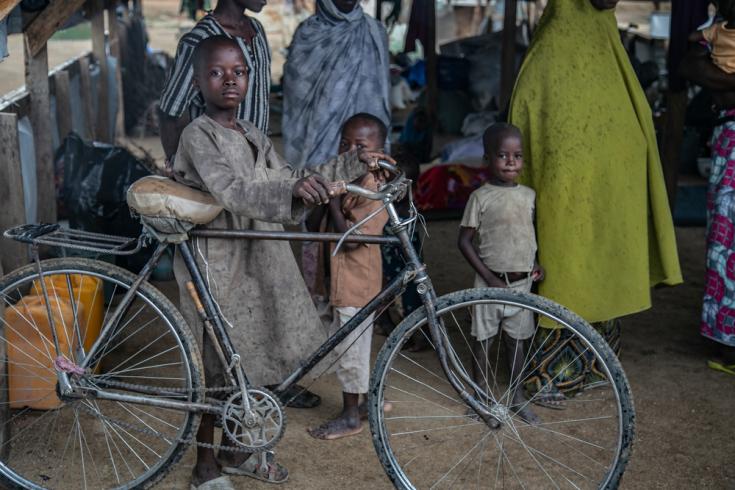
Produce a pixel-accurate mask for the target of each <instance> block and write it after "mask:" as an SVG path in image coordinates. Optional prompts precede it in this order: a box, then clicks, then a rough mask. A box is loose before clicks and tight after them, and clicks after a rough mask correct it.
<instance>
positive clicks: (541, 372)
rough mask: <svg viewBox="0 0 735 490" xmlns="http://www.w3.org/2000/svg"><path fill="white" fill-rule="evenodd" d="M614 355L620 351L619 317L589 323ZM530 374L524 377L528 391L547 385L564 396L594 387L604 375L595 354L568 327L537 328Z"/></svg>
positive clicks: (552, 390) (531, 392)
mask: <svg viewBox="0 0 735 490" xmlns="http://www.w3.org/2000/svg"><path fill="white" fill-rule="evenodd" d="M592 326H593V327H594V329H595V330H597V333H599V334H600V335H602V338H604V339H605V340H606V341H607V343H608V345H609V346H610V348H611V349H612V350H613V352H615V355H620V320H609V321H606V322H598V323H594V324H592ZM530 350H531V352H534V353H535V356H534V358H533V360H532V361H531V366H530V371H529V372H530V374H529V376H528V378H527V379H526V381H525V383H524V384H525V386H526V390H527V391H528V392H529V393H530V394H534V393H536V392H537V391H539V390H541V389H543V388H545V387H547V386H548V387H550V388H551V390H550V391H551V392H552V393H553V392H561V393H564V394H565V395H567V396H571V395H573V394H575V393H579V392H581V391H584V390H585V389H589V388H593V387H595V385H596V384H597V383H598V382H600V381H603V380H604V379H606V377H605V374H604V373H603V372H602V367H601V366H600V365H599V364H598V363H597V358H596V357H595V356H594V355H593V354H592V352H590V351H589V349H587V348H586V347H585V345H584V344H582V342H580V341H579V338H578V337H576V336H573V335H572V334H571V332H570V331H569V330H566V329H562V328H558V329H551V328H540V329H539V330H538V332H537V333H536V336H535V337H534V342H533V345H532V346H531V349H530Z"/></svg>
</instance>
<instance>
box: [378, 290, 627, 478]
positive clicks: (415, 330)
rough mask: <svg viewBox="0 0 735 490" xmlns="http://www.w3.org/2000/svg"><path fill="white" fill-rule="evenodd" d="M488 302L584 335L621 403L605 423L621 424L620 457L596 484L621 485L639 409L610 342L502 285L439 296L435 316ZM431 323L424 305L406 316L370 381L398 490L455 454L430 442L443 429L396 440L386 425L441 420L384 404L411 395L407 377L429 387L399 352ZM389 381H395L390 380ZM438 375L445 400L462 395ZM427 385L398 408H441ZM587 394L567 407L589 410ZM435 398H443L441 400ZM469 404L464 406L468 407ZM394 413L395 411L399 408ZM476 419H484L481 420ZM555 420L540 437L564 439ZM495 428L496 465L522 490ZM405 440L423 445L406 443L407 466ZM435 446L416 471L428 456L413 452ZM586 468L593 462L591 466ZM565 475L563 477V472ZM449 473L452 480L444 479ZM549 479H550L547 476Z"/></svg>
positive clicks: (383, 452) (551, 306)
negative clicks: (400, 449)
mask: <svg viewBox="0 0 735 490" xmlns="http://www.w3.org/2000/svg"><path fill="white" fill-rule="evenodd" d="M483 302H485V303H490V304H503V305H511V306H514V307H518V306H519V307H523V308H527V309H528V310H529V311H533V312H535V313H534V315H535V316H534V318H538V317H540V316H545V317H547V318H552V319H556V320H557V321H558V322H559V324H560V325H563V326H564V328H566V329H568V331H569V332H570V333H573V334H574V335H577V336H578V337H579V341H580V342H583V343H584V344H585V345H586V349H585V352H587V350H589V352H591V353H593V354H594V355H595V357H596V360H597V361H598V362H597V365H596V366H597V368H598V369H601V370H602V371H604V373H605V374H606V375H607V376H608V380H606V381H605V382H603V383H602V385H604V387H609V391H612V392H614V393H613V394H614V397H613V396H612V395H610V398H611V399H612V398H615V399H616V400H617V407H616V408H615V410H616V411H617V420H610V421H609V422H608V421H603V422H605V423H607V427H608V429H609V428H610V427H614V426H615V425H617V426H618V427H617V431H618V433H617V435H616V436H615V437H616V439H617V441H616V442H617V447H616V448H615V454H614V457H613V460H612V462H611V464H610V466H609V468H608V469H607V471H606V473H605V474H604V477H603V478H602V480H601V481H600V482H599V484H596V485H594V486H595V487H599V488H617V486H618V484H619V482H620V478H621V477H622V475H623V473H624V471H625V467H626V464H627V462H628V460H629V458H630V454H631V450H632V445H633V440H634V434H635V409H634V403H633V398H632V394H631V391H630V386H629V384H628V380H627V378H626V376H625V373H624V372H623V369H622V366H621V365H620V362H619V360H618V359H617V357H616V356H615V354H614V353H613V351H612V350H611V349H610V348H609V346H608V345H607V343H606V342H605V341H604V339H603V338H602V337H601V336H600V335H599V334H598V333H597V332H596V331H595V330H594V329H593V328H592V327H591V326H590V325H589V324H588V323H587V322H585V321H584V320H583V319H582V318H580V317H579V316H577V315H576V314H574V313H572V312H571V311H569V310H567V309H566V308H564V307H562V306H560V305H558V304H555V303H553V302H551V301H549V300H548V299H545V298H542V297H540V296H537V295H533V294H525V293H519V292H514V291H510V290H508V289H496V288H476V289H467V290H463V291H457V292H454V293H450V294H447V295H445V296H442V297H440V298H438V300H437V303H436V311H437V315H438V316H439V317H440V318H443V317H444V316H445V315H448V314H450V313H451V315H452V316H454V315H455V312H457V311H460V309H461V308H467V309H469V308H474V307H475V306H476V305H478V304H482V303H483ZM426 323H427V317H426V309H425V307H421V308H419V309H418V310H416V311H414V312H413V313H412V314H411V315H409V316H408V317H407V318H406V319H404V321H403V322H402V323H401V324H400V325H399V326H398V327H396V329H395V330H394V331H393V333H392V334H391V335H390V336H389V337H388V339H387V340H386V342H385V344H384V345H383V347H382V349H381V350H380V352H379V354H378V357H377V360H376V364H375V368H374V370H373V373H372V377H371V386H370V393H369V401H368V416H369V421H370V429H371V432H372V439H373V444H374V446H375V449H376V451H377V454H378V458H379V460H380V462H381V464H382V465H383V468H384V470H385V472H386V474H387V476H388V478H389V479H390V480H391V482H392V483H393V485H394V486H395V487H396V488H399V489H402V490H403V489H413V488H420V487H422V485H420V484H418V483H414V482H413V481H412V478H413V479H414V480H416V481H419V480H421V479H422V478H425V477H426V473H430V472H431V470H432V469H433V467H432V465H433V466H438V465H440V464H442V463H443V457H446V454H447V453H448V452H451V449H450V450H446V449H442V450H441V451H439V450H438V449H437V445H439V444H440V443H438V442H436V441H431V442H430V441H429V435H432V436H433V439H441V437H440V436H438V435H436V434H437V433H441V432H434V433H432V432H431V431H437V430H438V429H434V428H430V429H426V430H424V431H422V430H413V426H410V428H411V429H412V430H411V431H409V430H402V431H401V432H396V433H395V434H392V435H391V434H389V432H390V431H389V428H388V427H387V424H388V423H401V422H403V421H402V420H398V421H397V422H396V421H395V420H396V419H411V418H413V419H420V418H424V419H428V418H431V417H435V418H436V417H438V416H437V415H431V414H430V415H429V416H421V417H418V416H403V415H402V414H403V413H407V410H416V409H415V408H410V409H405V408H404V409H403V411H402V412H399V413H398V415H393V412H391V413H390V415H386V413H387V412H385V411H384V407H385V406H386V405H385V402H392V401H393V400H391V399H390V398H391V397H392V398H396V397H395V396H394V395H390V396H386V391H387V390H393V393H396V392H403V393H408V391H407V390H406V389H405V387H401V386H398V385H397V383H396V381H395V379H397V378H400V379H406V378H408V380H407V381H406V383H408V384H416V385H418V384H423V385H424V386H428V385H427V384H426V383H425V382H424V381H422V380H421V379H414V377H416V378H418V375H417V373H419V374H423V371H422V370H420V369H418V368H416V366H413V365H412V364H411V363H414V364H415V363H416V362H417V361H416V359H418V355H416V356H415V357H414V358H409V357H408V356H407V355H406V354H403V353H401V349H402V347H403V346H404V345H405V344H406V343H407V342H408V341H409V339H411V337H412V336H413V335H414V334H419V332H420V330H419V329H420V328H421V327H423V326H425V325H426ZM444 328H445V329H446V322H445V327H444ZM445 331H446V330H445ZM451 337H452V335H451V334H448V335H447V336H446V337H445V338H447V339H449V341H450V342H451V343H453V344H459V342H455V341H453V340H451ZM453 338H455V339H457V338H459V336H458V335H456V334H454V337H453ZM535 338H536V333H534V339H535ZM531 344H532V345H534V344H533V341H532V342H531ZM459 347H461V346H459V345H453V346H452V350H453V351H454V352H457V353H458V354H457V359H459V358H460V357H462V354H459V352H460V351H459ZM529 354H530V352H529ZM497 355H498V357H499V356H500V351H499V350H498V353H497ZM585 355H586V354H585ZM464 356H465V357H467V355H466V354H464ZM472 356H474V354H472ZM436 357H437V356H436V355H435V353H433V352H431V353H428V357H426V358H427V359H429V358H433V360H427V361H421V362H426V363H429V362H433V363H434V364H435V365H438V364H439V363H438V361H437V360H436ZM529 357H530V356H529ZM403 358H406V359H408V361H407V362H405V363H404V364H403V365H399V362H400V361H401V360H402V359H403ZM570 364H571V362H570V363H569V364H567V365H566V367H569V365H570ZM417 365H418V364H417ZM427 365H428V364H427ZM528 365H530V363H528V364H526V366H528ZM396 366H398V367H396ZM406 366H408V367H409V368H411V369H412V370H413V371H412V372H410V373H409V371H408V368H406ZM401 369H403V370H404V371H405V372H402V371H401ZM426 371H427V372H428V371H429V370H428V369H426ZM455 371H457V372H458V370H456V369H455ZM407 373H408V374H407ZM437 373H438V374H437ZM455 374H456V372H455ZM496 375H497V373H496ZM391 376H394V377H391ZM525 376H526V377H528V375H525ZM389 377H390V379H388V378H389ZM437 377H444V380H443V383H444V386H445V388H444V389H445V390H446V391H445V392H443V393H442V396H444V397H446V395H445V393H446V392H447V391H451V394H456V392H454V391H453V390H449V389H448V388H446V385H448V382H447V381H446V375H445V373H444V372H443V371H440V370H435V371H434V373H433V374H432V375H431V377H428V379H429V380H435V379H436V378H437ZM422 379H423V378H422ZM524 379H525V378H524ZM609 380H612V382H609ZM390 383H396V385H395V386H391V385H390ZM599 384H600V383H599V382H598V385H599ZM518 385H520V382H519V383H518ZM424 386H419V388H420V390H423V391H421V394H420V395H417V398H411V397H402V398H408V399H407V400H399V401H400V402H402V404H401V403H398V406H399V408H401V407H407V406H408V407H415V406H417V405H419V404H425V405H429V403H428V402H431V403H433V405H437V406H439V404H437V403H436V402H435V401H432V400H429V399H428V398H427V396H428V395H425V394H424V393H432V392H429V391H428V390H426V389H425V388H424ZM488 386H489V384H488ZM516 386H517V385H516ZM432 389H433V388H432ZM396 390H397V391H396ZM417 391H419V390H417ZM434 391H436V390H434ZM506 392H510V388H508V390H506ZM589 393H597V392H596V391H595V390H594V389H589V390H588V391H587V392H585V394H584V396H589V395H588V394H589ZM581 395H582V394H581V393H580V397H579V399H577V398H569V399H568V405H569V406H568V407H567V410H568V409H569V408H570V407H571V408H574V407H578V406H584V404H583V403H581V402H583V401H586V400H585V399H584V397H582V396H581ZM595 396H597V395H595ZM422 397H423V398H422ZM436 398H438V395H437V397H436ZM421 399H423V400H426V402H427V403H425V402H422V401H421ZM500 399H501V398H500V397H498V400H500ZM531 399H533V398H531ZM440 401H441V403H440V404H441V405H442V406H447V405H448V402H447V401H446V400H445V399H444V398H441V399H440ZM460 401H461V400H460ZM577 401H579V402H580V403H577V404H576V405H575V404H574V403H573V402H577ZM409 402H410V403H409ZM462 403H463V402H462ZM596 403H597V404H601V403H602V402H601V401H599V402H596ZM396 404H397V402H395V401H393V405H396ZM590 405H594V404H588V406H590ZM464 406H465V407H466V405H464ZM606 406H607V405H606ZM450 407H451V406H450ZM432 408H433V407H432ZM534 409H535V407H534ZM393 410H396V408H395V406H394V408H393ZM428 412H432V411H431V410H428ZM610 412H612V410H610ZM432 413H433V412H432ZM440 413H444V412H441V411H440ZM466 413H467V412H465V413H462V414H460V415H448V416H446V418H450V417H452V418H460V417H471V416H472V415H465V414H466ZM560 413H561V412H560ZM600 418H602V417H600ZM465 420H467V419H465ZM470 420H472V419H470ZM474 420H479V419H477V418H476V419H474ZM581 420H585V419H581ZM586 420H591V419H586ZM414 421H415V420H414ZM572 422H575V421H574V420H572ZM426 423H427V424H428V423H429V422H428V421H427V422H426ZM452 423H453V422H452ZM552 423H557V422H549V423H548V424H547V427H545V428H543V427H542V426H544V423H543V422H542V423H541V424H539V426H538V428H539V429H538V431H537V434H536V435H538V434H545V432H549V433H550V434H551V436H554V437H558V438H561V437H560V436H556V435H554V434H552V433H555V432H557V430H553V429H552V430H550V429H549V427H548V425H551V424H552ZM577 423H578V424H582V423H589V422H583V421H579V422H577ZM467 425H478V427H481V428H482V429H486V430H488V429H487V428H486V427H484V426H483V424H481V423H480V422H477V423H476V424H475V423H474V422H473V423H472V424H467ZM508 425H510V424H508ZM447 427H460V428H459V429H453V430H455V431H461V430H465V429H462V428H461V427H463V426H460V425H453V426H447ZM531 427H533V426H531V425H530V424H529V425H528V427H527V426H526V425H523V426H522V428H523V431H521V430H518V429H514V430H515V433H516V434H517V439H522V438H521V436H520V433H521V432H523V433H524V434H526V433H529V432H531V431H532V429H530V428H531ZM556 427H557V428H558V427H560V426H559V425H557V426H556ZM561 427H566V426H561ZM467 430H470V429H467ZM471 430H472V431H473V432H474V431H475V429H474V428H471ZM493 430H496V431H497V429H489V430H488V434H490V435H491V436H492V438H494V439H495V442H496V446H497V447H496V448H495V449H497V452H498V457H497V461H498V464H497V466H498V468H500V466H501V464H502V465H503V466H508V465H510V469H511V470H513V475H514V476H515V478H516V479H517V480H518V481H519V482H520V483H521V485H520V486H521V487H524V485H523V480H522V479H520V478H519V477H518V475H517V473H516V470H515V469H514V468H513V466H512V463H511V462H510V460H509V459H508V457H507V456H506V455H505V449H504V444H505V443H504V442H502V441H504V440H505V439H503V437H504V436H501V437H498V436H497V435H493V434H492V432H493ZM565 430H566V429H565ZM414 432H415V434H414ZM421 432H424V434H423V435H422V436H423V437H426V441H423V440H421V439H420V438H419V435H418V433H421ZM443 432H444V433H446V432H447V431H446V430H445V431H443ZM478 432H479V431H478ZM563 432H564V431H562V430H559V431H558V434H563ZM495 434H499V433H498V432H495ZM406 435H409V436H410V437H414V438H418V440H419V442H418V443H417V445H415V446H408V445H407V446H406V447H407V448H409V450H407V452H408V451H413V452H408V454H409V455H410V456H411V459H407V457H403V459H404V461H403V463H401V462H400V461H399V460H398V459H399V458H398V457H397V456H396V454H394V449H395V448H394V446H395V447H398V446H399V445H401V444H402V442H401V440H399V438H398V436H401V437H405V436H406ZM551 436H549V437H551ZM444 437H445V438H448V436H444ZM485 437H488V436H485ZM581 437H582V436H580V437H579V438H577V439H578V440H582V439H581ZM600 437H601V436H600ZM392 438H393V439H395V442H392V440H391V439H392ZM458 438H459V436H458ZM499 439H500V441H501V444H498V440H499ZM511 439H512V437H511ZM609 439H610V440H612V439H613V437H612V436H610V437H609ZM413 440H417V439H412V441H413ZM483 441H484V439H483ZM514 442H518V441H514ZM411 444H414V443H413V442H412V443H411ZM432 444H433V445H434V448H433V449H432V450H431V452H434V451H436V452H437V453H439V454H436V455H435V456H432V455H430V456H427V457H426V459H427V460H428V463H427V465H425V466H417V465H420V464H421V461H422V460H421V459H419V458H422V457H423V456H421V455H414V454H418V453H417V447H418V445H424V446H425V447H427V448H428V447H430V446H431V445H432ZM449 444H450V443H449V442H447V443H446V444H445V443H444V442H441V445H439V446H438V447H439V448H446V447H450V446H449ZM562 444H564V445H565V446H569V447H572V449H575V450H577V451H578V452H580V453H581V452H582V451H579V450H578V449H576V448H574V447H573V444H578V443H577V442H574V441H569V440H566V442H562ZM468 445H469V444H468ZM490 445H492V444H490ZM509 446H510V442H509V443H508V447H509ZM528 447H529V448H530V449H531V451H533V452H531V451H529V450H528V448H526V451H527V453H528V455H530V456H531V458H532V459H539V460H541V456H540V454H544V453H542V452H541V451H537V450H535V449H534V448H533V447H532V446H530V443H529V444H528ZM485 449H486V445H485V443H484V442H483V446H482V450H483V451H484V450H485ZM593 449H595V448H593ZM605 449H609V450H610V451H612V449H610V448H605ZM595 450H597V449H595ZM477 451H479V450H477ZM518 453H519V454H521V453H522V451H521V450H520V449H519V450H518ZM469 454H470V453H469V452H468V453H466V454H465V455H464V458H469ZM534 454H536V455H537V456H538V458H533V456H534ZM399 456H401V457H402V455H399ZM575 456H576V454H575ZM476 457H477V456H475V455H473V456H472V458H473V459H474V458H476ZM483 457H484V454H482V453H480V456H479V461H480V462H479V464H478V466H479V465H481V464H482V460H483ZM531 458H529V459H531ZM550 459H554V458H553V457H552V458H550ZM579 459H581V458H579ZM589 459H592V458H589ZM506 460H507V461H508V462H507V464H506ZM542 462H543V463H545V464H544V465H539V464H538V461H536V464H537V466H538V467H539V468H541V469H544V468H545V467H546V463H548V461H546V460H542ZM587 463H588V464H589V462H587ZM447 464H449V463H447ZM457 464H459V463H457ZM462 464H463V465H464V464H465V462H464V460H463V461H462ZM402 465H403V467H402ZM409 465H412V467H411V468H408V466H409ZM552 466H553V464H552ZM519 467H520V465H519ZM526 467H528V465H526ZM530 467H531V468H532V469H534V470H536V469H537V468H535V467H534V466H533V465H530ZM455 468H456V466H454V467H452V468H451V470H450V471H454V469H455ZM557 469H558V468H557ZM562 470H563V468H562ZM480 471H481V470H478V474H477V483H478V484H477V486H478V487H480V486H481V483H480ZM564 471H566V470H564ZM599 471H602V470H599ZM409 472H413V473H411V474H410V475H409V474H408V473H409ZM498 473H499V470H498V472H496V475H495V483H496V484H497V483H498ZM559 473H560V474H562V475H563V473H562V472H561V471H560V472H559ZM414 474H415V476H414ZM509 474H510V473H509ZM444 476H445V477H446V475H444ZM546 476H548V473H547V475H546ZM457 478H458V477H455V480H457ZM565 478H567V477H565ZM509 479H510V480H511V483H513V482H514V481H515V480H513V479H512V478H510V477H509ZM571 480H572V479H570V478H567V481H569V483H570V484H571V486H573V487H576V488H579V486H578V485H577V484H575V483H574V482H572V481H571ZM439 483H440V482H439V481H437V482H434V484H433V485H429V484H427V485H426V486H427V487H428V486H432V487H439ZM453 484H454V481H453ZM555 484H556V483H555ZM538 485H539V484H538V483H536V484H532V485H529V486H526V488H534V487H536V486H538ZM459 486H460V487H462V488H464V487H468V486H470V485H468V484H467V483H466V482H465V483H464V484H460V485H459ZM490 486H491V484H490V482H489V481H488V482H487V485H486V487H487V488H489V487H490ZM510 486H511V487H512V486H513V485H512V484H511V485H510ZM542 486H549V485H548V482H546V485H542ZM557 486H558V485H557ZM580 486H581V485H580Z"/></svg>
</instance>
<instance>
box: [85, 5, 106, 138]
mask: <svg viewBox="0 0 735 490" xmlns="http://www.w3.org/2000/svg"><path fill="white" fill-rule="evenodd" d="M90 6H91V12H92V53H94V58H95V60H96V61H97V63H98V65H99V67H100V78H99V83H98V84H97V118H96V122H95V138H96V139H97V140H98V141H103V142H105V143H111V141H110V111H109V106H108V101H107V99H108V97H109V87H108V85H109V84H108V83H107V80H108V71H109V68H108V66H107V54H106V52H105V9H104V5H103V3H102V0H90Z"/></svg>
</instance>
